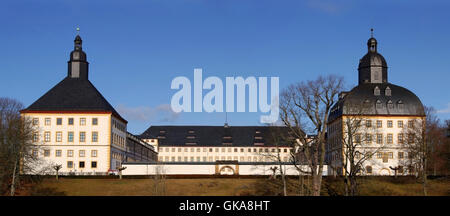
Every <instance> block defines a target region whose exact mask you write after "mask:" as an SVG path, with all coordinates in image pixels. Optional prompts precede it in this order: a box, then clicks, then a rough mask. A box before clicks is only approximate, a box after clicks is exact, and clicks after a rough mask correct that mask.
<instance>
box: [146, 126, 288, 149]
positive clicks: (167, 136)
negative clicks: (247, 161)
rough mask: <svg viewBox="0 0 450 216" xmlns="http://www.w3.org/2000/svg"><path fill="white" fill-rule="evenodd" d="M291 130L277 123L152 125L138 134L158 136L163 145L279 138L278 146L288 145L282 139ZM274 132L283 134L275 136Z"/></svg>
mask: <svg viewBox="0 0 450 216" xmlns="http://www.w3.org/2000/svg"><path fill="white" fill-rule="evenodd" d="M257 131H258V132H260V133H257ZM288 131H289V129H288V128H287V127H278V126H276V127H275V126H270V127H269V126H229V127H224V126H151V127H150V128H148V129H147V130H146V131H145V132H144V133H142V134H141V135H140V136H139V137H140V138H141V139H158V143H159V145H160V146H247V147H248V146H275V145H276V142H278V143H279V144H278V145H279V146H287V142H285V141H282V140H285V139H287V138H288V137H289V136H288V134H289V133H288ZM273 134H281V135H278V136H276V138H273V137H274V136H272V135H273ZM257 137H261V138H262V139H257ZM276 140H278V141H276ZM227 143H229V144H227Z"/></svg>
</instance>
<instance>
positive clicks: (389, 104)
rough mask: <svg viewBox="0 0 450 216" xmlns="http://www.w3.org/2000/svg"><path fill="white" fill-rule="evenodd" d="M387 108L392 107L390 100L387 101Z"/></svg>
mask: <svg viewBox="0 0 450 216" xmlns="http://www.w3.org/2000/svg"><path fill="white" fill-rule="evenodd" d="M387 108H388V109H394V104H393V103H392V101H391V100H389V101H388V102H387Z"/></svg>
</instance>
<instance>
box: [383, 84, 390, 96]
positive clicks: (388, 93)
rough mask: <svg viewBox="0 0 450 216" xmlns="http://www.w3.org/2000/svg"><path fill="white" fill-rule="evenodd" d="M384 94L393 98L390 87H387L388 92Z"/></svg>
mask: <svg viewBox="0 0 450 216" xmlns="http://www.w3.org/2000/svg"><path fill="white" fill-rule="evenodd" d="M384 93H385V95H386V96H392V93H391V88H389V86H388V87H386V90H385V91H384Z"/></svg>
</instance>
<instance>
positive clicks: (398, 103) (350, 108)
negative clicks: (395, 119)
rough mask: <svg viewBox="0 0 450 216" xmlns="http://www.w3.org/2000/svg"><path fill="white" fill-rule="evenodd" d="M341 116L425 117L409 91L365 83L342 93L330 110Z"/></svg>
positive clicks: (331, 117) (417, 100)
mask: <svg viewBox="0 0 450 216" xmlns="http://www.w3.org/2000/svg"><path fill="white" fill-rule="evenodd" d="M341 115H382V116H390V115H393V116H425V112H424V108H423V104H422V102H421V101H420V99H419V98H418V97H417V96H416V95H415V94H414V93H412V92H411V91H410V90H408V89H406V88H403V87H401V86H398V85H394V84H391V83H380V84H378V83H366V84H360V85H358V86H356V87H354V88H353V89H352V90H351V91H350V92H346V93H344V95H342V98H340V100H339V102H338V103H336V104H335V105H334V106H333V108H332V109H331V113H330V121H332V120H334V119H335V118H337V117H339V116H341Z"/></svg>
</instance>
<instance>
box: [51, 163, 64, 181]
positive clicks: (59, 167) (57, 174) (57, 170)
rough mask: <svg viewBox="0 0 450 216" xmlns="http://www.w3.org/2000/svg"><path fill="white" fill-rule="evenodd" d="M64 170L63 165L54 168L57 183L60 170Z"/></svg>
mask: <svg viewBox="0 0 450 216" xmlns="http://www.w3.org/2000/svg"><path fill="white" fill-rule="evenodd" d="M61 168H62V166H61V164H57V165H55V166H53V169H54V170H55V171H56V181H58V176H59V170H60V169H61Z"/></svg>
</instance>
